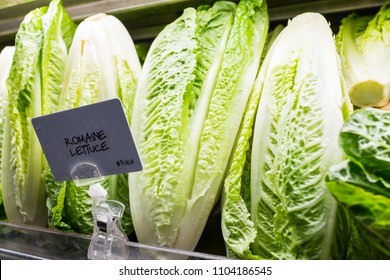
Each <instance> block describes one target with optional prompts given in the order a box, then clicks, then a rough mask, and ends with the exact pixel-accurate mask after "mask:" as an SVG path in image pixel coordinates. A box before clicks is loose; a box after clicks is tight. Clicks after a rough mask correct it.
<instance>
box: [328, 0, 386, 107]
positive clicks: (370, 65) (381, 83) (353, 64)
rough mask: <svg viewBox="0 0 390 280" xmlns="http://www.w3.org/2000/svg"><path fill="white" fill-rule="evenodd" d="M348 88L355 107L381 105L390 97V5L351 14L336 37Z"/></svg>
mask: <svg viewBox="0 0 390 280" xmlns="http://www.w3.org/2000/svg"><path fill="white" fill-rule="evenodd" d="M336 41H337V48H338V51H339V53H340V56H341V63H342V70H343V74H344V76H345V81H346V85H347V90H348V92H349V96H350V98H351V101H352V103H353V104H355V105H356V106H358V107H382V106H384V105H386V104H387V103H388V102H389V100H390V75H389V73H390V52H389V48H390V6H389V4H388V3H387V4H384V5H383V6H382V8H381V9H380V10H379V11H378V13H377V14H376V15H375V16H373V17H372V16H359V15H357V14H355V13H353V14H350V15H349V16H347V17H346V18H344V19H343V20H342V22H341V26H340V29H339V32H338V34H337V36H336Z"/></svg>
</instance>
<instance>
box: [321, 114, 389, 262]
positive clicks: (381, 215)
mask: <svg viewBox="0 0 390 280" xmlns="http://www.w3.org/2000/svg"><path fill="white" fill-rule="evenodd" d="M389 126H390V112H388V111H383V110H379V109H372V108H367V109H360V110H357V111H355V112H354V113H353V114H352V115H351V117H350V118H349V119H348V121H347V122H346V123H345V124H344V126H343V128H342V130H341V132H340V140H339V141H340V145H341V147H342V148H343V150H344V152H345V154H346V155H347V157H348V160H346V161H344V162H342V163H340V164H337V165H334V166H332V168H331V169H330V172H329V175H328V177H327V187H328V189H329V190H330V192H331V193H332V195H333V196H334V197H335V198H336V200H337V201H338V203H339V206H340V209H339V212H340V213H341V214H340V215H339V220H338V222H339V228H338V231H337V235H336V238H338V239H340V242H338V244H337V245H338V246H337V250H335V253H334V254H335V256H336V258H341V259H389V258H390V242H389V240H390V222H389V218H390V216H389V215H390V178H389V175H388V174H389V172H388V170H389V166H390V160H389V159H390V134H389V129H388V127H389ZM340 236H341V237H342V238H340Z"/></svg>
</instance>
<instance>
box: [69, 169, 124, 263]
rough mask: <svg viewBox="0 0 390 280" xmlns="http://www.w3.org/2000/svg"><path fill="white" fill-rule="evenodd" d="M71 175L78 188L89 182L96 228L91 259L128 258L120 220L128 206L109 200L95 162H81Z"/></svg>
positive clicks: (90, 251) (91, 245) (89, 257)
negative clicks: (101, 183)
mask: <svg viewBox="0 0 390 280" xmlns="http://www.w3.org/2000/svg"><path fill="white" fill-rule="evenodd" d="M71 176H72V178H73V181H74V183H75V184H76V186H78V187H82V186H86V185H89V190H88V194H89V195H90V196H91V198H92V199H93V201H94V203H93V205H92V215H93V222H94V230H93V234H92V238H91V243H90V244H89V248H88V259H90V260H126V259H128V257H129V248H128V247H127V246H126V244H125V243H126V242H127V241H128V238H127V235H126V234H125V232H124V230H123V228H122V224H121V220H122V216H123V212H124V209H125V206H124V205H123V203H121V202H119V201H116V200H107V199H106V198H107V191H106V190H105V189H104V188H103V187H102V186H101V185H100V182H101V181H103V180H104V176H101V173H100V172H99V169H98V167H97V166H96V165H95V164H92V163H80V164H78V165H77V166H75V167H74V168H73V170H72V171H71Z"/></svg>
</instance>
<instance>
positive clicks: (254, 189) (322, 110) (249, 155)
mask: <svg viewBox="0 0 390 280" xmlns="http://www.w3.org/2000/svg"><path fill="white" fill-rule="evenodd" d="M340 71H341V69H340V65H339V60H338V56H337V52H336V47H335V42H334V39H333V36H332V31H331V29H330V27H329V24H328V22H327V21H326V20H325V18H324V17H323V16H322V15H320V14H317V13H304V14H301V15H298V16H297V17H295V18H293V19H292V20H291V21H289V22H288V25H287V26H286V27H285V28H284V29H283V30H282V31H281V32H280V33H279V35H278V36H277V37H276V39H275V40H274V41H273V42H272V44H271V46H270V49H269V51H268V52H267V55H266V57H265V60H264V62H263V64H262V66H261V69H260V72H259V75H258V77H257V80H256V83H255V86H254V89H253V91H252V93H251V97H250V100H249V103H248V106H247V109H246V111H245V117H244V120H243V122H242V124H241V128H240V133H239V136H238V137H237V141H236V145H235V149H234V154H233V156H232V159H231V162H230V165H229V171H228V174H227V177H226V180H225V183H224V189H223V204H222V232H223V236H224V239H225V243H226V248H227V254H228V256H229V257H232V258H243V259H328V258H329V257H330V255H331V248H332V240H333V232H334V226H335V222H334V221H335V217H336V209H337V207H336V202H335V200H334V199H333V197H332V196H331V195H330V193H329V192H328V190H327V188H326V183H325V177H326V174H327V172H328V169H329V167H330V166H331V165H333V164H335V163H338V162H341V161H342V159H343V154H342V151H341V149H340V148H339V147H338V142H337V140H338V134H339V132H340V129H341V127H342V125H343V123H344V120H345V118H347V117H348V115H349V113H350V111H351V106H350V104H349V102H348V98H346V93H345V91H344V86H343V80H342V79H341V78H340V76H341V75H340Z"/></svg>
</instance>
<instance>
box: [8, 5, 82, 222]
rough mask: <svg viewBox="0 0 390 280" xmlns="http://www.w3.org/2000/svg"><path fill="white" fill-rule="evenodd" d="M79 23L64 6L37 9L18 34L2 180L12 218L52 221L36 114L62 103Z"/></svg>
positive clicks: (20, 220) (25, 220) (11, 75)
mask: <svg viewBox="0 0 390 280" xmlns="http://www.w3.org/2000/svg"><path fill="white" fill-rule="evenodd" d="M75 29H76V25H75V24H74V23H73V22H72V20H71V19H70V17H69V15H68V14H67V13H66V11H65V9H64V8H63V6H62V5H61V1H59V0H53V1H52V2H51V3H50V5H49V6H44V7H42V8H38V9H36V10H33V11H31V12H30V13H29V14H27V15H26V17H25V18H24V20H23V22H22V23H21V25H20V27H19V30H18V33H17V35H16V39H15V54H14V58H13V62H12V66H11V69H10V73H9V78H8V80H7V89H8V97H7V99H8V100H7V101H8V105H7V109H6V114H5V120H4V123H5V126H4V135H3V137H4V140H3V154H2V163H1V165H2V166H1V181H2V187H3V190H2V191H3V200H4V207H5V210H6V214H7V217H8V220H9V221H10V222H14V223H25V224H33V225H40V226H46V225H47V207H46V190H45V185H44V182H43V180H42V171H43V170H44V169H45V168H44V166H45V160H44V156H43V152H42V148H41V146H40V144H39V141H38V139H37V137H36V135H35V132H34V129H33V127H32V124H31V118H33V117H36V116H40V115H44V114H49V113H52V112H54V111H55V110H56V109H57V106H58V100H59V93H60V92H61V82H62V79H63V75H64V71H65V62H66V58H67V55H68V49H69V46H70V44H71V42H72V38H73V35H74V31H75Z"/></svg>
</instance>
